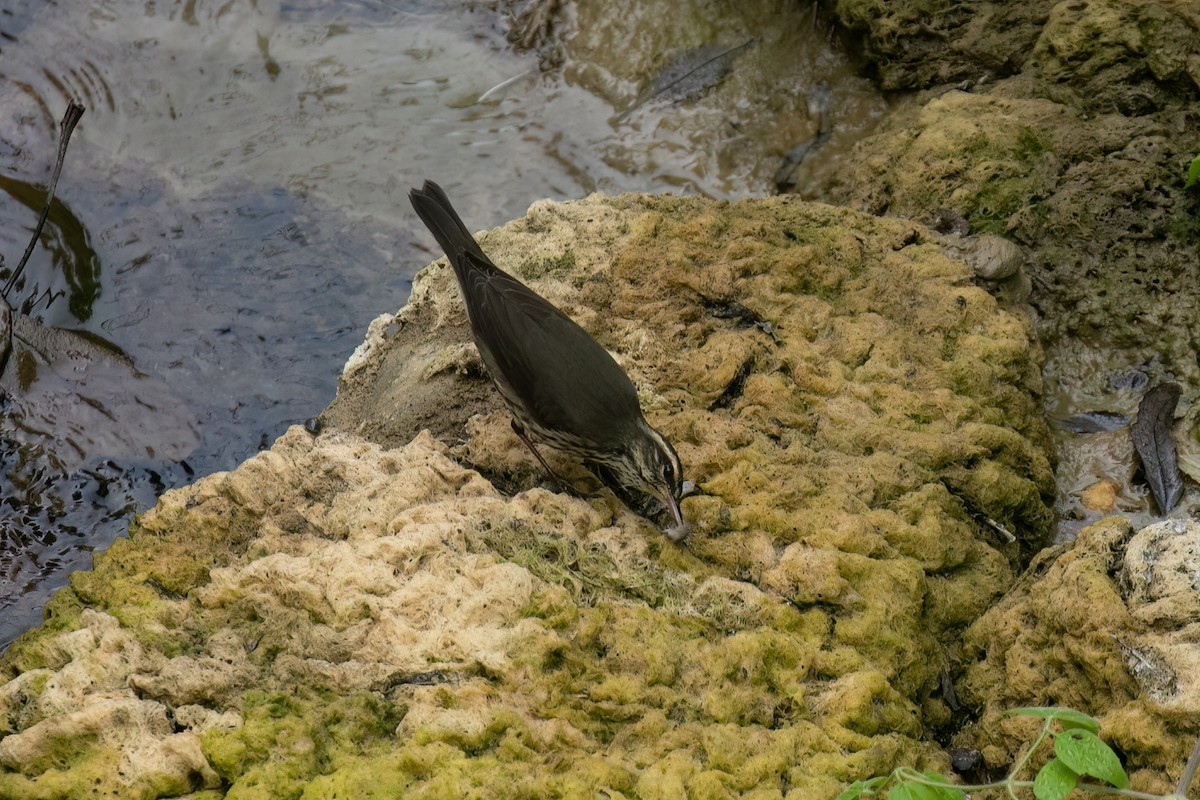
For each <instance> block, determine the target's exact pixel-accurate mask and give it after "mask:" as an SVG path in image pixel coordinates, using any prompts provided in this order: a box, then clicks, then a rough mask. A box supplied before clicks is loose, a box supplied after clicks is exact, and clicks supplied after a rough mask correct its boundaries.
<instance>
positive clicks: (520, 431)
mask: <svg viewBox="0 0 1200 800" xmlns="http://www.w3.org/2000/svg"><path fill="white" fill-rule="evenodd" d="M512 429H513V433H515V434H516V435H517V436H518V437H520V439H521V441H522V442H524V443H525V446H526V447H528V448H529V452H531V453H533V457H534V458H536V459H537V460H538V463H539V464H541V465H542V469H544V470H545V471H546V477H547V478H549V479H550V480H552V481H554V482H555V483H556V484H558V490H559V491H560V492H563V493H566V494H572V492H571V490H570V489H568V488H567V484H566V482H565V481H564V480H563V479H562V478H560V477H558V473H557V472H555V471H554V470H552V469H551V468H550V465H549V464H547V463H546V459H544V458H542V454H541V453H539V452H538V451H537V448H536V447H534V446H533V441H532V440H531V439H530V438H529V436H527V435H526V434H525V428H524V427H523V426H522V425H521V423H519V422H517V421H516V420H515V419H514V420H513V421H512Z"/></svg>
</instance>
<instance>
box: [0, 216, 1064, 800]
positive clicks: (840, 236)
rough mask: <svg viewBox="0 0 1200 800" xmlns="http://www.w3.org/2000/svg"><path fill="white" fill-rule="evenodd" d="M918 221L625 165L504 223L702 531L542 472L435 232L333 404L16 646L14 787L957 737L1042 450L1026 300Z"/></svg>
mask: <svg viewBox="0 0 1200 800" xmlns="http://www.w3.org/2000/svg"><path fill="white" fill-rule="evenodd" d="M933 237H934V234H931V233H930V232H928V231H925V230H924V229H922V228H920V227H918V226H914V225H913V224H911V223H907V222H902V221H898V220H880V219H874V218H870V217H866V216H863V215H859V214H856V213H854V212H850V211H846V210H843V209H836V208H831V207H828V206H820V205H813V204H806V203H801V202H796V201H794V200H791V199H787V198H779V199H773V200H768V201H747V202H743V203H736V204H725V203H715V202H710V201H703V200H698V199H680V198H671V197H663V198H649V197H642V196H623V197H617V198H603V197H595V198H592V199H589V200H587V201H582V202H578V203H566V204H552V203H539V204H537V205H535V206H534V208H533V209H531V211H530V214H529V216H528V217H527V218H525V219H523V220H519V221H516V222H514V223H511V224H510V225H508V226H505V228H502V229H498V230H496V231H492V232H490V233H488V234H486V235H485V236H484V237H483V238H482V243H483V247H484V248H485V249H486V250H487V251H488V252H489V254H490V255H491V256H492V257H493V259H494V260H496V261H497V263H499V264H501V265H503V266H506V267H508V268H510V269H512V270H513V271H514V272H515V273H517V274H518V275H520V276H522V277H523V278H524V279H526V280H528V281H529V282H530V283H531V285H533V286H534V287H535V288H536V289H538V290H539V291H540V292H543V293H544V294H545V295H546V296H548V297H549V298H550V299H551V300H553V301H555V302H557V303H559V304H561V305H562V306H563V307H564V308H565V309H566V310H567V311H568V313H570V314H571V315H572V316H574V317H575V318H576V319H578V320H579V321H580V323H581V324H582V325H584V327H585V328H587V329H588V330H589V331H590V332H591V333H592V334H593V335H595V336H596V338H597V339H598V340H599V341H600V342H601V343H602V344H604V345H605V346H607V347H609V348H610V349H611V350H612V351H613V352H614V353H616V354H617V357H618V358H619V359H620V360H621V362H622V363H623V364H624V365H625V366H626V368H627V369H628V371H629V372H630V374H631V376H632V377H633V378H634V381H635V384H636V385H637V386H638V388H639V391H640V392H641V394H642V396H643V404H644V406H645V407H646V409H647V414H648V416H649V417H650V419H651V422H652V423H653V424H655V425H657V426H659V427H660V429H661V430H663V432H664V433H665V434H666V435H668V436H669V437H671V438H672V440H673V441H674V442H675V444H676V446H677V448H678V449H679V451H680V455H681V457H682V460H683V463H684V465H685V467H686V469H687V471H688V473H689V475H688V477H690V478H691V479H692V480H695V481H696V482H697V484H698V485H699V487H700V492H699V493H698V494H697V495H695V496H692V497H690V498H688V499H687V500H685V503H684V508H685V513H686V514H687V515H688V516H689V518H690V519H691V520H692V522H693V535H692V540H691V543H690V545H689V547H688V548H686V549H685V548H678V547H676V546H674V545H672V544H670V543H669V542H668V541H667V540H666V538H665V537H664V536H663V535H662V534H661V533H660V532H658V531H657V530H656V529H655V528H654V527H653V526H652V525H651V524H649V523H648V522H647V521H646V520H644V519H643V518H641V517H638V516H636V515H634V514H633V513H632V512H630V511H629V510H628V509H626V508H625V507H624V506H623V505H622V504H621V503H620V502H618V501H617V500H616V498H614V497H613V496H612V495H611V494H610V493H609V492H607V491H605V490H601V489H599V488H598V487H596V486H595V485H591V486H589V485H588V484H587V482H586V481H585V480H584V477H585V476H584V475H583V473H582V472H581V471H576V472H574V473H572V474H574V475H575V476H576V477H578V478H579V479H580V482H579V487H580V490H581V493H582V494H583V496H581V497H573V496H570V495H567V494H561V493H554V492H550V491H547V490H546V489H544V488H541V487H540V486H539V485H538V484H539V482H540V478H539V477H538V475H537V474H536V472H535V471H534V469H533V464H532V461H531V459H530V458H529V457H528V456H527V455H526V453H525V452H524V451H523V449H522V446H521V445H520V443H519V442H518V441H517V440H516V439H515V438H514V437H513V435H512V434H511V431H510V430H509V428H508V419H507V414H506V412H503V411H502V410H501V409H500V407H499V405H498V403H497V402H496V401H495V400H494V399H493V398H492V396H491V394H490V392H491V389H490V387H489V386H488V385H487V384H486V382H485V379H484V378H483V377H482V376H481V375H480V374H479V371H478V368H477V366H474V364H475V359H474V358H473V357H472V355H471V352H470V351H471V348H470V347H469V346H465V344H466V341H467V339H466V332H465V329H464V326H463V322H464V320H463V318H462V311H461V305H460V304H459V303H458V301H457V288H456V286H455V285H454V283H453V277H452V275H451V274H450V271H449V269H448V268H447V267H446V266H445V265H444V264H443V263H438V264H435V265H433V266H432V267H430V268H429V269H427V270H426V271H424V272H423V273H421V275H420V276H418V278H417V281H416V283H415V286H414V292H413V297H412V300H411V301H410V303H409V305H408V306H407V307H406V308H405V309H403V310H401V312H400V313H399V314H398V315H396V316H395V317H394V318H392V319H385V320H380V321H379V322H378V324H377V325H375V326H373V328H372V335H371V336H370V337H369V338H368V341H367V342H366V343H365V345H364V348H363V349H362V351H361V352H360V353H359V354H357V355H356V357H355V358H354V359H352V362H351V364H350V365H349V367H348V369H347V374H346V375H345V376H344V377H343V385H342V388H341V392H340V393H339V399H338V400H337V401H336V402H335V403H334V404H333V405H332V406H331V408H330V409H329V410H328V411H327V413H326V414H325V416H324V418H323V423H324V425H323V432H322V433H321V434H320V435H318V436H316V437H313V436H312V435H311V434H310V433H308V432H307V431H305V430H304V429H302V428H299V427H297V428H293V429H291V430H290V431H289V432H288V433H287V434H286V435H285V436H284V437H283V438H281V439H280V440H279V441H278V442H276V444H275V445H274V446H273V447H272V448H271V449H270V450H269V451H266V452H264V453H262V454H260V455H258V456H256V457H255V458H252V459H250V460H249V461H247V462H246V463H245V464H243V465H242V466H241V467H239V468H238V469H237V470H235V471H233V472H231V473H225V474H218V475H214V476H210V477H208V478H205V479H203V480H201V481H198V482H197V483H196V484H194V485H192V486H189V487H186V488H184V489H181V490H177V491H173V492H170V493H168V494H167V495H166V496H164V498H163V500H162V501H161V502H160V504H159V506H158V507H157V508H156V509H154V510H153V511H152V512H150V513H148V514H147V515H145V516H144V517H143V518H142V519H141V520H140V522H139V524H138V526H136V528H135V529H134V530H133V531H132V533H131V536H130V538H129V539H127V540H121V541H119V542H118V543H117V544H115V545H114V546H113V547H112V548H111V549H110V550H109V551H108V552H107V553H105V554H103V555H101V556H99V557H98V558H97V564H96V569H95V570H94V571H93V572H90V573H77V574H76V575H75V576H74V578H73V580H72V585H71V587H70V589H69V590H66V591H64V592H62V593H60V594H59V595H57V596H56V598H55V600H54V601H53V602H52V604H51V606H50V608H49V619H48V621H47V624H46V625H44V626H43V628H41V629H39V630H37V631H34V632H31V633H30V634H28V635H27V636H26V637H24V638H23V639H21V640H19V641H18V642H17V643H16V644H15V645H14V646H13V648H12V649H11V650H10V651H9V652H8V653H6V654H5V656H4V660H3V662H2V664H3V668H4V669H5V671H6V677H7V678H8V679H9V682H8V683H7V684H6V685H4V686H3V687H0V725H2V726H3V728H2V731H0V732H2V733H3V738H2V739H0V764H2V765H3V767H4V769H3V771H0V794H4V795H5V796H12V797H15V798H19V797H23V796H31V795H33V794H34V792H36V791H37V788H36V787H37V786H39V785H46V784H47V783H48V782H55V781H58V782H62V785H64V786H70V785H75V784H73V783H72V781H75V780H84V781H89V783H87V784H86V785H88V786H92V785H93V784H92V783H90V781H93V780H99V781H100V783H99V784H96V785H98V786H100V787H101V789H100V791H101V793H107V794H109V795H116V796H121V797H138V796H145V797H152V796H179V795H181V794H184V793H186V792H187V791H197V790H201V789H204V788H206V787H210V788H211V789H212V790H213V791H216V792H218V793H224V794H225V795H226V796H230V797H257V796H264V797H266V796H271V797H278V796H286V795H288V794H289V793H297V792H299V791H301V790H307V791H309V792H310V793H311V792H317V793H318V794H319V793H322V792H324V793H334V792H337V793H340V794H348V795H353V796H363V797H371V796H398V795H400V794H403V793H404V792H406V791H413V792H415V791H418V790H424V791H434V792H449V793H451V794H455V793H457V794H461V793H463V792H465V791H467V790H468V788H469V787H470V786H474V785H480V781H485V780H486V782H487V783H488V784H489V785H491V786H493V787H501V788H504V787H508V788H511V789H513V790H514V791H515V790H516V789H517V788H518V787H520V788H521V789H522V790H525V791H531V792H533V793H535V794H536V793H539V792H541V793H549V794H554V793H560V794H561V793H568V794H569V793H571V792H578V791H583V790H585V788H586V790H588V791H591V790H594V789H595V788H596V787H600V788H607V789H608V790H609V791H611V792H621V793H622V794H625V795H626V796H639V797H657V796H663V797H666V796H681V794H680V793H681V792H710V791H717V788H718V787H723V788H722V789H721V790H722V791H724V792H726V793H732V794H735V795H736V794H746V793H751V792H754V791H770V792H773V793H776V794H777V795H778V794H786V795H787V796H789V797H793V798H801V797H805V798H807V797H832V796H834V795H835V794H836V793H837V792H838V791H839V790H840V788H841V787H842V786H843V785H844V784H845V783H846V782H848V781H850V780H853V779H855V778H859V777H867V776H869V775H871V774H875V773H877V772H880V771H886V770H887V769H889V768H891V767H892V766H893V765H895V764H897V763H901V762H904V763H921V764H924V763H931V764H939V765H941V764H942V761H941V759H942V758H943V756H941V755H939V751H938V749H937V748H936V747H932V746H930V745H929V744H926V743H925V742H924V741H923V738H922V731H923V730H925V729H928V728H929V727H932V726H937V725H940V724H942V723H944V721H945V720H946V719H948V718H949V716H950V711H949V709H948V707H947V705H946V703H945V701H944V700H943V699H942V698H941V694H940V691H939V690H938V687H939V686H940V682H941V678H942V672H943V670H944V669H945V668H946V667H947V665H948V664H949V663H951V661H952V660H953V658H954V652H955V651H956V649H957V647H958V641H959V638H960V636H961V632H962V631H963V630H964V629H965V627H966V626H967V625H969V624H970V623H971V622H972V621H973V620H974V619H975V618H976V617H978V616H979V615H980V614H981V613H983V611H984V610H985V609H986V608H987V607H988V605H989V604H990V603H991V602H992V601H993V600H994V599H995V598H997V597H998V596H999V595H1000V593H1001V592H1002V591H1003V590H1004V589H1005V587H1006V586H1008V585H1009V583H1010V582H1011V581H1012V579H1013V575H1014V567H1015V565H1016V564H1017V563H1018V562H1019V560H1020V558H1021V553H1022V552H1023V551H1024V552H1032V551H1033V550H1034V549H1036V548H1037V547H1038V546H1039V545H1040V542H1041V541H1043V540H1044V538H1045V537H1046V535H1047V534H1048V532H1049V529H1050V524H1051V517H1050V515H1049V511H1048V507H1047V504H1046V503H1047V501H1048V500H1049V491H1050V487H1051V485H1052V472H1051V469H1050V465H1049V462H1048V460H1047V457H1046V454H1045V450H1044V449H1043V444H1044V443H1045V441H1046V438H1047V431H1046V428H1045V425H1044V422H1043V420H1042V418H1041V416H1040V415H1039V414H1038V413H1037V401H1036V394H1037V391H1038V381H1039V377H1038V362H1037V360H1036V354H1037V351H1036V349H1035V348H1033V347H1032V346H1031V343H1030V339H1029V328H1028V324H1027V322H1025V321H1024V320H1023V319H1022V318H1021V317H1020V316H1019V315H1015V314H1012V313H1010V312H1007V311H1004V310H1003V309H1001V308H1000V307H999V306H998V305H997V303H996V301H995V300H994V299H993V298H992V297H991V296H990V295H988V294H987V293H986V292H985V291H983V290H982V289H980V288H977V287H976V286H974V285H973V283H972V277H971V272H970V269H969V268H968V267H967V266H966V265H965V264H964V263H962V262H960V261H956V260H953V259H951V258H949V257H947V256H946V255H945V253H944V252H943V251H942V249H941V248H940V247H939V246H938V245H936V244H935V243H934V240H933ZM734 307H737V308H743V309H746V310H747V311H746V313H741V314H731V313H726V312H727V311H728V309H730V308H734ZM714 309H716V310H715V311H714ZM746 363H752V365H753V367H752V369H751V370H750V371H749V374H748V375H746V377H745V378H744V383H743V384H742V388H741V389H740V391H739V392H736V393H733V396H729V395H728V394H727V391H726V390H727V388H728V386H729V385H730V383H731V382H732V381H733V380H734V377H735V376H736V375H737V374H738V373H739V371H743V370H742V367H743V365H744V364H746ZM414 375H415V376H419V377H417V378H416V379H415V380H411V379H410V376H414ZM398 376H400V377H403V379H404V380H405V381H406V383H404V384H398V383H397V377H398ZM430 381H433V382H440V388H439V389H438V390H437V391H436V392H435V391H433V390H432V389H429V388H428V387H423V383H426V382H430ZM476 396H479V397H483V398H486V399H485V401H484V402H480V403H476V402H475V401H474V400H473V399H472V398H474V397H476ZM722 396H726V398H727V399H726V402H725V403H723V404H714V402H713V401H714V400H715V399H716V398H719V397H722ZM447 398H457V401H456V402H454V403H450V402H447V401H446V399H447ZM422 428H433V429H437V430H439V431H440V432H441V433H440V435H441V436H442V437H443V438H444V440H445V441H438V440H437V439H435V438H434V437H433V436H432V435H430V434H429V433H427V432H419V431H420V429H422ZM414 431H416V432H415V433H414ZM549 452H550V451H548V454H549ZM565 466H568V467H569V466H570V462H569V461H567V462H565ZM484 475H487V476H488V477H487V478H485V477H484ZM498 487H502V488H503V491H502V490H501V488H498ZM984 518H986V519H990V520H992V521H993V522H994V523H995V524H996V525H997V526H999V527H1001V528H1003V529H1005V530H1007V531H1009V532H1011V533H1012V534H1014V535H1015V537H1016V540H1015V541H1008V540H1007V539H1005V538H1004V537H1003V536H1001V535H1000V534H998V533H997V532H996V530H995V528H993V527H992V526H991V525H990V524H988V523H986V522H984V521H983V519H984ZM114 654H119V657H115V656H114ZM113 702H117V703H120V704H124V705H123V707H127V710H126V711H124V712H122V713H121V714H115V712H112V711H111V710H110V709H109V707H108V706H106V705H105V704H108V703H113ZM106 714H107V715H108V716H104V715H106ZM76 718H80V719H87V720H91V719H98V718H103V719H105V720H108V721H107V722H106V723H105V724H104V726H103V730H102V731H101V732H100V733H93V732H91V731H95V730H96V727H95V726H93V727H92V728H88V727H87V723H84V722H81V723H79V725H80V726H81V727H62V724H63V723H61V720H73V719H76ZM122 720H124V721H122ZM164 720H165V721H167V722H169V723H170V724H164ZM81 737H83V739H85V740H86V742H87V747H86V748H82V749H80V748H81V745H80V738H81ZM72 748H74V749H72ZM66 752H73V753H76V755H73V756H71V757H70V758H67V757H66V756H64V755H63V754H64V753H66ZM197 754H199V755H197ZM142 756H144V757H142ZM115 763H123V764H125V766H124V767H123V768H122V769H120V770H113V769H111V765H113V764H115ZM185 784H186V786H185ZM79 785H83V784H79ZM164 787H165V788H164ZM155 792H157V793H158V794H155Z"/></svg>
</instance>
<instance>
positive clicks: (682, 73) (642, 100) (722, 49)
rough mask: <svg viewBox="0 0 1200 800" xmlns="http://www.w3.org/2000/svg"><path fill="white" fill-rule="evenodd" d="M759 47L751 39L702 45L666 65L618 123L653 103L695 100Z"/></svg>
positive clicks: (622, 114)
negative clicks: (735, 43) (736, 42)
mask: <svg viewBox="0 0 1200 800" xmlns="http://www.w3.org/2000/svg"><path fill="white" fill-rule="evenodd" d="M756 44H758V39H757V38H752V39H748V40H746V41H745V42H743V43H742V44H739V45H737V46H735V47H729V46H727V45H722V44H702V45H700V46H699V47H697V48H694V49H692V50H685V51H684V52H682V53H680V54H679V55H677V56H675V58H673V59H671V60H670V61H669V62H668V63H667V65H666V66H665V67H664V68H663V70H662V72H660V73H658V75H657V76H656V77H655V78H654V80H652V81H650V84H649V85H648V86H647V87H646V88H645V89H643V90H642V92H641V94H639V95H638V97H637V99H636V100H634V101H633V105H631V106H630V107H629V108H627V109H625V110H624V111H622V112H621V115H620V116H619V117H618V118H617V119H618V120H624V119H625V118H627V117H628V116H629V115H630V114H632V113H633V112H634V111H636V110H638V109H639V108H641V107H642V106H644V105H645V104H646V103H649V102H650V101H651V100H659V99H661V100H671V101H673V102H682V101H685V100H694V99H696V98H697V97H699V96H700V95H701V94H703V93H704V92H705V91H707V90H708V89H711V88H712V87H714V86H716V85H717V84H718V83H720V82H721V80H722V79H723V78H724V77H725V76H726V75H728V74H729V73H730V71H731V70H732V69H733V62H734V61H736V60H737V58H738V56H740V55H742V54H743V53H745V52H746V51H747V50H749V49H750V48H751V47H753V46H754V45H756Z"/></svg>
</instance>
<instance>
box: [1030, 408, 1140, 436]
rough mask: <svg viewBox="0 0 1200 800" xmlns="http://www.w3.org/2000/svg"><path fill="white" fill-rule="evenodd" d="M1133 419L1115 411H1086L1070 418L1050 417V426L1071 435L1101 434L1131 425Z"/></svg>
mask: <svg viewBox="0 0 1200 800" xmlns="http://www.w3.org/2000/svg"><path fill="white" fill-rule="evenodd" d="M1131 419H1132V417H1130V416H1129V415H1128V414H1118V413H1116V412H1115V411H1086V412H1083V413H1080V414H1072V415H1070V416H1069V417H1056V416H1051V417H1050V424H1051V425H1053V426H1054V427H1056V428H1059V429H1060V430H1064V431H1070V432H1071V433H1100V432H1102V431H1115V430H1120V429H1121V428H1124V427H1125V426H1126V425H1128V424H1129V422H1130V420H1131Z"/></svg>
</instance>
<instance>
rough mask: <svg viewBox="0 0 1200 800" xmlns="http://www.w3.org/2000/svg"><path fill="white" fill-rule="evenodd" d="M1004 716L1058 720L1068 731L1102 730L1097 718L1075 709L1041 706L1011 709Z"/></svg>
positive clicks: (1094, 731)
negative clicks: (1075, 729)
mask: <svg viewBox="0 0 1200 800" xmlns="http://www.w3.org/2000/svg"><path fill="white" fill-rule="evenodd" d="M1003 716H1011V717H1038V718H1039V719H1056V720H1058V721H1059V722H1061V723H1062V726H1063V727H1064V728H1066V729H1068V730H1069V729H1071V728H1083V729H1084V730H1087V731H1091V732H1092V733H1098V732H1099V730H1100V722H1099V721H1098V720H1097V719H1096V718H1095V717H1089V716H1088V715H1087V714H1084V713H1083V712H1082V711H1076V710H1075V709H1073V708H1042V707H1040V706H1031V707H1027V708H1010V709H1009V710H1008V711H1005V712H1004V715H1003Z"/></svg>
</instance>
